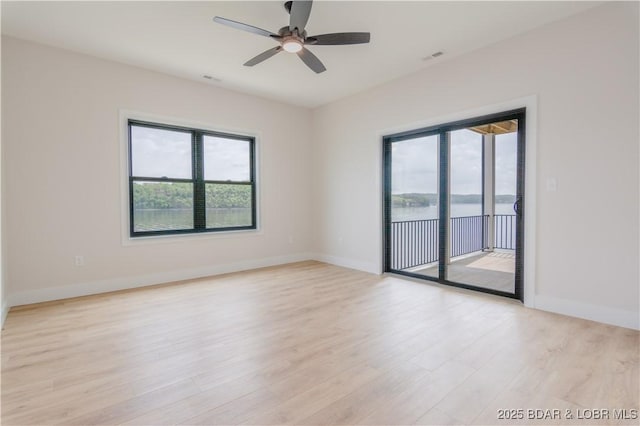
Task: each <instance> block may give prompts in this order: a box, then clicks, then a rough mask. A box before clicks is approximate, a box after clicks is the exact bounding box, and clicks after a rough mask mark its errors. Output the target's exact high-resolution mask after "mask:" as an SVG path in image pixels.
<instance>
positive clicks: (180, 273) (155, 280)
mask: <svg viewBox="0 0 640 426" xmlns="http://www.w3.org/2000/svg"><path fill="white" fill-rule="evenodd" d="M312 259H313V256H312V255H311V254H309V253H302V254H294V255H286V256H276V257H269V258H263V259H253V260H246V261H241V262H234V263H227V264H222V265H212V266H205V267H202V268H193V269H182V270H177V271H169V272H160V273H155V274H147V275H138V276H133V277H123V278H114V279H108V280H100V281H92V282H86V283H79V284H72V285H67V286H61V287H52V288H43V289H38V290H29V291H21V292H18V293H14V294H12V295H11V296H10V299H9V306H20V305H29V304H32V303H40V302H49V301H52V300H61V299H69V298H72V297H79V296H89V295H92V294H100V293H108V292H111V291H118V290H129V289H133V288H139V287H147V286H150V285H156V284H164V283H169V282H174V281H182V280H190V279H194V278H203V277H209V276H213V275H220V274H228V273H231V272H239V271H246V270H250V269H257V268H264V267H268V266H276V265H283V264H286V263H293V262H301V261H304V260H312ZM4 315H5V312H4V306H3V319H4Z"/></svg>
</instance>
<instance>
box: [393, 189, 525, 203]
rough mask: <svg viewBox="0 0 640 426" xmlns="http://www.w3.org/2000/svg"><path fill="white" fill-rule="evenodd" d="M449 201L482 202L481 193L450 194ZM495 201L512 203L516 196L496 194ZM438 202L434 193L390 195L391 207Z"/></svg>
mask: <svg viewBox="0 0 640 426" xmlns="http://www.w3.org/2000/svg"><path fill="white" fill-rule="evenodd" d="M450 199H451V203H453V204H480V203H482V195H481V194H451V195H450ZM495 200H496V203H497V204H504V203H513V202H515V201H516V196H515V195H512V194H496V199H495ZM436 204H438V194H434V193H415V192H411V193H405V194H393V195H392V196H391V205H392V206H393V207H428V206H431V205H436Z"/></svg>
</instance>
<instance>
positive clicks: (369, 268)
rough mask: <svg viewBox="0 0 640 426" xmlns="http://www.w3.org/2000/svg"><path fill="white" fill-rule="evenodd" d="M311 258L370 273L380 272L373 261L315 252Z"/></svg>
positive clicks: (377, 273)
mask: <svg viewBox="0 0 640 426" xmlns="http://www.w3.org/2000/svg"><path fill="white" fill-rule="evenodd" d="M313 260H317V261H318V262H324V263H330V264H332V265H336V266H342V267H343V268H349V269H356V270H358V271H363V272H369V273H370V274H376V275H379V274H380V273H381V271H380V268H379V267H378V265H377V264H375V263H373V262H366V261H362V260H355V259H348V258H346V257H338V256H331V255H328V254H323V253H315V254H314V255H313Z"/></svg>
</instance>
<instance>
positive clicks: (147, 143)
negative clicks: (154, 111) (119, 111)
mask: <svg viewBox="0 0 640 426" xmlns="http://www.w3.org/2000/svg"><path fill="white" fill-rule="evenodd" d="M131 139H132V147H131V154H132V155H131V156H132V166H133V175H134V176H144V177H165V176H166V177H168V178H186V179H191V173H192V172H191V133H188V132H180V131H174V130H165V129H154V128H150V127H139V126H132V127H131ZM203 142H204V156H205V158H204V173H205V180H224V181H227V180H230V181H247V180H249V170H250V167H249V161H250V157H249V149H250V146H249V142H247V141H241V140H235V139H225V138H219V137H213V136H205V137H204V141H203Z"/></svg>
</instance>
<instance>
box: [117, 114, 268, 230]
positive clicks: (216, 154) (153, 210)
mask: <svg viewBox="0 0 640 426" xmlns="http://www.w3.org/2000/svg"><path fill="white" fill-rule="evenodd" d="M128 126H129V129H128V130H129V212H130V213H129V217H130V220H129V223H130V235H131V236H132V237H140V236H149V235H164V234H184V233H199V232H215V231H230V230H240V229H255V228H256V188H255V162H254V158H255V155H254V146H255V141H254V139H253V138H252V137H248V136H239V135H230V134H223V133H216V132H211V131H206V130H198V129H190V128H184V127H175V126H167V125H163V124H157V123H148V122H142V121H137V120H129V122H128Z"/></svg>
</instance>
